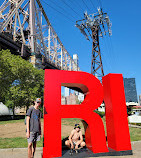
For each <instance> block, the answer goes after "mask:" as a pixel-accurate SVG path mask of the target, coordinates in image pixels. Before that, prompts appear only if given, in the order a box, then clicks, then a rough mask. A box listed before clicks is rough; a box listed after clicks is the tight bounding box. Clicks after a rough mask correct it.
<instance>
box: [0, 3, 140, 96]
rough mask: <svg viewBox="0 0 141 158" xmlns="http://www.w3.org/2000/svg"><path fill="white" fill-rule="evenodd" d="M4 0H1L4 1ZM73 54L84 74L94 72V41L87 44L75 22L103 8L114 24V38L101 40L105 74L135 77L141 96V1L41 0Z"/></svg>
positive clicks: (65, 44)
mask: <svg viewBox="0 0 141 158" xmlns="http://www.w3.org/2000/svg"><path fill="white" fill-rule="evenodd" d="M2 1H3V0H1V2H2ZM40 1H41V3H42V5H43V7H44V9H45V12H46V14H47V16H48V18H49V20H50V22H51V24H52V26H53V28H54V29H55V31H56V32H57V34H58V36H59V38H60V40H61V41H62V43H63V44H64V46H65V48H66V49H67V50H68V52H69V54H70V55H73V54H75V53H77V54H78V56H79V67H80V69H81V70H82V71H85V72H89V73H90V72H91V53H92V41H87V40H86V39H85V37H84V36H83V35H82V34H81V32H80V31H79V29H78V28H76V27H75V22H76V21H77V20H80V19H82V18H83V17H84V16H83V13H84V12H85V11H87V12H88V14H92V13H95V12H97V10H96V8H97V7H100V6H101V7H102V9H103V12H107V13H108V15H109V17H110V20H111V22H112V36H111V37H109V36H108V35H107V36H104V37H103V38H100V49H101V54H102V61H103V67H104V74H105V75H106V74H108V73H121V74H123V77H125V78H135V79H136V88H137V94H138V95H140V94H141V63H140V62H141V9H140V7H141V1H140V0H134V1H133V0H40Z"/></svg>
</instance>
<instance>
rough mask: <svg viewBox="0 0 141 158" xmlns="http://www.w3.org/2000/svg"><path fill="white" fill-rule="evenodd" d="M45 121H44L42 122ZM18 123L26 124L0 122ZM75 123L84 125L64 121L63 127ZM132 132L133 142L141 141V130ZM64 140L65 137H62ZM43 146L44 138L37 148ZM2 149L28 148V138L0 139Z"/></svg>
mask: <svg viewBox="0 0 141 158" xmlns="http://www.w3.org/2000/svg"><path fill="white" fill-rule="evenodd" d="M41 121H43V119H42V120H41ZM17 122H24V120H23V119H22V120H12V121H0V124H7V123H17ZM103 122H104V126H105V119H103ZM75 123H80V126H81V127H82V123H81V121H80V119H76V118H73V119H62V125H65V126H66V128H67V126H72V127H73V126H74V124H75ZM129 130H130V138H131V141H139V140H141V129H139V128H131V127H130V128H129ZM62 139H63V137H62ZM42 146H43V138H41V141H40V142H38V143H37V147H42ZM0 148H27V140H26V138H22V137H16V138H0Z"/></svg>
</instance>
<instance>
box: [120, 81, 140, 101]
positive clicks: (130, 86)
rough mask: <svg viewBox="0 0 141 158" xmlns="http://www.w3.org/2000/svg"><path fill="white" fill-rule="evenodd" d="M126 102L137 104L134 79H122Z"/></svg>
mask: <svg viewBox="0 0 141 158" xmlns="http://www.w3.org/2000/svg"><path fill="white" fill-rule="evenodd" d="M123 80H124V90H125V98H126V102H138V99H137V90H136V83H135V78H124V79H123Z"/></svg>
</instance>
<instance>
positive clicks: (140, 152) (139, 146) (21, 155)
mask: <svg viewBox="0 0 141 158" xmlns="http://www.w3.org/2000/svg"><path fill="white" fill-rule="evenodd" d="M132 150H133V155H126V156H103V157H102V158H112V157H113V158H141V141H137V142H132ZM41 154H42V148H37V151H36V153H35V157H34V158H41ZM72 157H73V156H72ZM0 158H27V149H26V148H15V149H0Z"/></svg>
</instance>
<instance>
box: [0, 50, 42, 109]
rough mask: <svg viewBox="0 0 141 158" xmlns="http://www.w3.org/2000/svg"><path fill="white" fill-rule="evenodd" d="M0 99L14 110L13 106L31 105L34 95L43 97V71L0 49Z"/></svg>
mask: <svg viewBox="0 0 141 158" xmlns="http://www.w3.org/2000/svg"><path fill="white" fill-rule="evenodd" d="M0 64H1V65H2V67H1V69H0V77H1V79H2V80H1V82H0V87H1V90H0V95H1V96H2V97H1V101H3V102H4V103H5V104H6V105H7V106H9V107H11V108H12V109H13V111H14V109H15V107H22V106H26V107H27V108H28V107H29V106H30V105H31V103H32V102H33V100H35V98H36V97H41V98H43V86H44V71H43V70H38V69H36V68H34V67H33V65H32V64H31V63H29V61H26V60H24V59H22V58H21V57H20V56H17V55H13V54H11V53H10V51H9V50H2V51H0Z"/></svg>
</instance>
